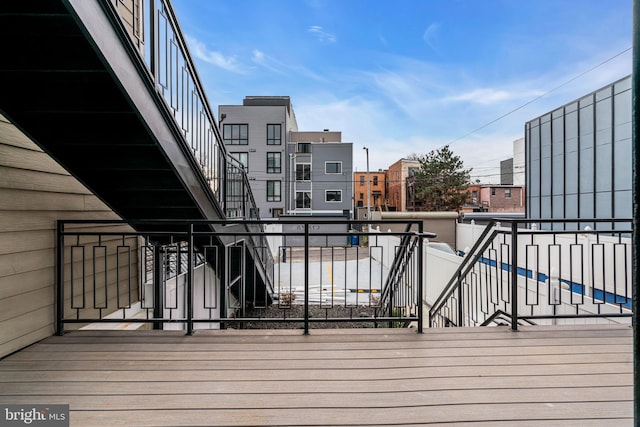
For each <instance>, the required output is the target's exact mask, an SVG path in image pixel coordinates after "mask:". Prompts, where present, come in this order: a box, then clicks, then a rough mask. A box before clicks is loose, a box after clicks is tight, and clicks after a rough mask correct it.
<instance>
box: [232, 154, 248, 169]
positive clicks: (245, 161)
mask: <svg viewBox="0 0 640 427" xmlns="http://www.w3.org/2000/svg"><path fill="white" fill-rule="evenodd" d="M229 155H231V157H233V158H234V159H236V160H237V161H238V162H240V164H241V165H242V166H244V170H245V172H248V171H249V153H238V152H235V153H233V152H232V153H229Z"/></svg>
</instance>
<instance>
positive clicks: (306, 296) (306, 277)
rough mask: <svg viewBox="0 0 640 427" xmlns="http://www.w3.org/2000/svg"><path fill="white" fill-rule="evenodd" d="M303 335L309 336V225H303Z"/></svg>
mask: <svg viewBox="0 0 640 427" xmlns="http://www.w3.org/2000/svg"><path fill="white" fill-rule="evenodd" d="M304 334H305V335H309V223H308V222H307V223H305V224H304Z"/></svg>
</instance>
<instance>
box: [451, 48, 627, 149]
mask: <svg viewBox="0 0 640 427" xmlns="http://www.w3.org/2000/svg"><path fill="white" fill-rule="evenodd" d="M630 50H631V47H628V48H626V49H624V50H623V51H621V52H618V53H617V54H615V55H613V56H612V57H610V58H608V59H605V60H604V61H602V62H601V63H599V64H597V65H595V66H593V67H591V68H589V69H588V70H586V71H583V72H582V73H580V74H578V75H576V76H574V77H572V78H570V79H569V80H567V81H565V82H563V83H561V84H560V85H558V86H556V87H554V88H553V89H550V90H548V91H547V92H545V93H543V94H542V95H539V96H537V97H535V98H533V99H532V100H530V101H528V102H525V103H524V104H522V105H521V106H519V107H516V108H514V109H513V110H511V111H509V112H507V113H505V114H503V115H501V116H500V117H498V118H496V119H493V120H491V121H490V122H488V123H485V124H484V125H482V126H480V127H478V128H476V129H474V130H472V131H471V132H469V133H467V134H465V135H463V136H461V137H459V138H456V139H454V140H452V141H451V142H449V143H448V144H445V145H443V146H442V147H440V148H443V147H445V146H447V145H451V144H453V143H455V142H458V141H460V140H461V139H464V138H466V137H468V136H470V135H473V134H474V133H476V132H478V131H480V130H482V129H484V128H486V127H488V126H491V125H492V124H494V123H496V122H497V121H500V120H502V119H504V118H505V117H507V116H510V115H511V114H513V113H515V112H516V111H518V110H521V109H523V108H524V107H526V106H528V105H530V104H533V103H534V102H536V101H537V100H539V99H541V98H544V97H545V96H547V95H549V94H550V93H552V92H555V91H556V90H558V89H560V88H562V87H564V86H566V85H568V84H569V83H572V82H574V81H575V80H577V79H579V78H580V77H582V76H584V75H585V74H588V73H590V72H592V71H593V70H595V69H597V68H600V67H602V66H603V65H605V64H607V63H608V62H611V61H613V60H614V59H616V58H617V57H619V56H621V55H623V54H625V53H627V52H629V51H630Z"/></svg>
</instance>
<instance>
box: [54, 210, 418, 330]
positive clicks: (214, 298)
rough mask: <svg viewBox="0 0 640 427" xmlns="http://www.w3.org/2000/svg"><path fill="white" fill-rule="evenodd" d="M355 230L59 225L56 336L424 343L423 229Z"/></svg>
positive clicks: (347, 224)
mask: <svg viewBox="0 0 640 427" xmlns="http://www.w3.org/2000/svg"><path fill="white" fill-rule="evenodd" d="M370 222H371V223H372V224H375V223H376V222H375V221H370ZM367 223H369V221H368V222H367ZM397 223H402V224H405V223H406V222H405V221H397ZM385 224H389V221H386V222H385ZM357 225H360V223H358V222H355V221H348V220H341V219H337V220H313V219H298V218H295V219H291V220H287V221H284V220H283V221H277V220H273V221H260V220H240V219H239V220H237V221H137V222H136V221H134V223H132V224H130V223H128V222H124V221H80V220H72V221H60V222H59V224H58V236H57V239H58V248H59V250H58V255H57V256H58V262H57V264H58V266H59V268H58V270H57V300H58V307H57V330H58V333H59V334H62V333H63V332H64V330H65V328H69V327H70V325H72V324H73V325H75V327H80V326H82V327H88V325H92V324H96V323H104V324H106V323H111V324H112V326H116V325H117V326H118V327H122V326H123V325H128V326H130V325H134V326H136V327H142V326H143V325H147V327H153V328H156V329H180V330H184V331H186V333H188V334H191V333H193V331H194V330H195V329H210V328H211V329H217V328H263V327H288V328H300V329H303V330H304V331H305V333H308V332H309V329H310V328H315V327H378V326H391V327H400V326H406V325H407V324H408V323H411V322H414V323H416V324H417V328H418V331H419V332H421V331H422V325H423V311H422V304H421V303H420V302H421V301H422V298H423V296H422V290H423V271H422V263H421V262H420V260H421V258H422V252H421V248H422V240H423V238H424V237H425V236H426V235H427V233H421V229H420V227H421V226H422V223H421V222H416V223H415V224H413V225H414V226H415V227H416V228H418V229H419V230H420V231H419V232H416V231H404V232H395V233H393V232H388V233H380V232H367V231H363V232H358V233H355V232H353V231H352V229H353V228H355V227H356V226H357ZM129 226H131V227H134V228H135V230H145V229H146V230H154V231H135V230H134V229H133V228H130V227H129ZM114 227H115V228H114ZM105 229H109V230H111V231H104V230H105ZM163 229H165V230H167V231H162V230H163ZM213 230H215V231H213ZM271 252H273V253H277V254H278V256H277V258H276V260H275V261H272V262H271V263H262V264H261V263H254V262H250V259H251V257H265V254H266V253H269V254H270V253H271Z"/></svg>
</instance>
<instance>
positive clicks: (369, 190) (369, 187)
mask: <svg viewBox="0 0 640 427" xmlns="http://www.w3.org/2000/svg"><path fill="white" fill-rule="evenodd" d="M362 149H363V150H365V151H366V152H367V220H369V221H371V180H370V179H369V149H368V148H367V147H362ZM369 227H371V224H369Z"/></svg>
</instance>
